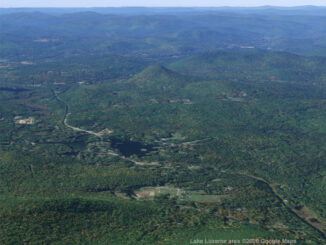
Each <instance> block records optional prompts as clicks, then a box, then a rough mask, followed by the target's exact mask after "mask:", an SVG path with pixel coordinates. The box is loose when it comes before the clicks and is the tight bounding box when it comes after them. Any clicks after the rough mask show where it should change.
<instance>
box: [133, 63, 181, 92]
mask: <svg viewBox="0 0 326 245" xmlns="http://www.w3.org/2000/svg"><path fill="white" fill-rule="evenodd" d="M186 80H187V77H185V76H183V75H181V74H179V73H177V72H174V71H171V70H169V69H167V68H166V67H164V66H161V65H153V66H149V67H147V68H145V69H144V70H143V71H142V72H140V73H138V74H136V75H135V76H134V77H133V78H131V79H130V80H129V82H132V83H135V84H136V85H137V86H138V87H140V88H146V89H164V90H166V89H173V88H177V87H182V86H183V85H184V84H185V83H186Z"/></svg>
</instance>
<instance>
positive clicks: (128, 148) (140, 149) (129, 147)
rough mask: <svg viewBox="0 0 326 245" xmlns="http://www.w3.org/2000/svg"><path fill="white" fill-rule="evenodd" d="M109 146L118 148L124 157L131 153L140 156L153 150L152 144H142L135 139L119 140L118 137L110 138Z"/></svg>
mask: <svg viewBox="0 0 326 245" xmlns="http://www.w3.org/2000/svg"><path fill="white" fill-rule="evenodd" d="M111 146H112V148H115V149H117V150H119V151H120V152H121V154H122V155H123V156H125V157H130V156H131V155H137V156H138V157H142V156H144V155H146V154H147V153H149V152H151V151H153V150H154V147H153V146H152V145H143V144H142V143H140V142H137V141H129V140H121V139H118V138H112V139H111Z"/></svg>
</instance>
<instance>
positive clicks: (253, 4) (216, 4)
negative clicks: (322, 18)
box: [0, 0, 326, 8]
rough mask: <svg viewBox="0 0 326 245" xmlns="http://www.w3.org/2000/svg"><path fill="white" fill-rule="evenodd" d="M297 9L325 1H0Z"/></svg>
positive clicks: (6, 4)
mask: <svg viewBox="0 0 326 245" xmlns="http://www.w3.org/2000/svg"><path fill="white" fill-rule="evenodd" d="M261 6H275V7H298V6H326V1H325V0H310V1H308V0H295V1H284V0H283V1H281V0H252V1H250V2H248V1H244V0H231V1H227V0H222V1H214V0H202V1H195V0H190V1H187V0H165V1H160V0H138V1H136V0H126V1H123V2H122V1H121V0H112V1H105V0H94V1H89V0H80V1H78V0H68V1H67V0H66V1H65V0H56V1H53V0H43V1H42V0H29V1H26V0H2V1H1V3H0V8H25V7H26V8H37V7H41V8H51V7H55V8H60V7H62V8H69V7H77V8H91V7H261Z"/></svg>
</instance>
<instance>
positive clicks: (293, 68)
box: [169, 50, 326, 85]
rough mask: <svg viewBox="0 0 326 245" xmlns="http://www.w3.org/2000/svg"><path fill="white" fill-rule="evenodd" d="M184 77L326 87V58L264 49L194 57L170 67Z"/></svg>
mask: <svg viewBox="0 0 326 245" xmlns="http://www.w3.org/2000/svg"><path fill="white" fill-rule="evenodd" d="M169 68H170V69H173V70H175V71H178V72H180V73H182V74H187V75H193V76H201V77H206V78H218V79H233V80H237V81H242V82H245V81H256V82H263V81H274V82H288V83H301V84H317V83H318V84H324V85H326V58H324V57H304V56H299V55H295V54H290V53H285V52H266V51H262V50H250V51H238V52H234V51H233V52H227V51H219V52H214V53H207V54H200V55H197V56H192V57H189V58H186V59H183V60H180V61H177V62H174V63H172V64H170V65H169Z"/></svg>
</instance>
